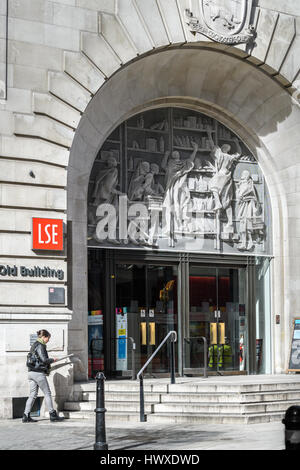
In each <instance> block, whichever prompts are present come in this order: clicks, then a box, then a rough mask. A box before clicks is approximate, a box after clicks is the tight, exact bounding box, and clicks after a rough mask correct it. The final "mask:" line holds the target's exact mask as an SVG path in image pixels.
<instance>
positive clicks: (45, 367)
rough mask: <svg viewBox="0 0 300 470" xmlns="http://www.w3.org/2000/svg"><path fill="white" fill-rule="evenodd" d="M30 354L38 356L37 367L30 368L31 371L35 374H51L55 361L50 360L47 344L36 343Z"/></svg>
mask: <svg viewBox="0 0 300 470" xmlns="http://www.w3.org/2000/svg"><path fill="white" fill-rule="evenodd" d="M30 352H32V353H34V354H35V356H36V361H35V366H34V367H28V370H29V371H33V372H44V373H45V374H49V372H50V364H52V362H54V359H50V358H49V356H48V353H47V348H46V345H45V344H42V343H40V342H39V341H35V343H33V345H32V346H31V349H30Z"/></svg>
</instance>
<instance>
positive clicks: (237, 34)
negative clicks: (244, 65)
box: [186, 0, 254, 44]
mask: <svg viewBox="0 0 300 470" xmlns="http://www.w3.org/2000/svg"><path fill="white" fill-rule="evenodd" d="M200 5H201V8H200V11H201V18H195V17H194V16H193V13H192V12H191V11H190V10H186V17H187V24H188V25H189V26H190V28H191V32H193V33H194V34H196V33H197V32H198V33H201V34H204V35H205V36H207V37H209V38H210V39H212V40H213V41H216V42H220V43H224V44H240V43H247V42H249V41H250V40H251V39H252V38H253V34H254V33H253V29H254V28H253V26H252V25H250V17H251V9H252V0H200Z"/></svg>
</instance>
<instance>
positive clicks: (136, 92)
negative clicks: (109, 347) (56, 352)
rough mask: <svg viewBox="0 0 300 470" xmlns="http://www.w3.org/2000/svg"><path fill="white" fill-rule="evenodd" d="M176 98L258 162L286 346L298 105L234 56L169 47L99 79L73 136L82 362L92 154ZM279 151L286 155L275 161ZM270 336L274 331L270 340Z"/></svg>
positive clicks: (76, 309)
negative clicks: (267, 200)
mask: <svg viewBox="0 0 300 470" xmlns="http://www.w3.org/2000/svg"><path fill="white" fill-rule="evenodd" d="M183 103H184V104H185V106H188V107H192V108H194V109H197V110H199V111H203V112H205V113H207V114H209V115H211V116H212V117H217V119H218V120H219V121H221V122H223V123H224V125H226V126H227V127H229V128H231V129H232V130H233V131H234V132H235V133H236V134H238V135H239V137H240V138H242V139H243V140H244V141H245V143H246V144H247V145H248V146H249V148H250V150H251V151H252V152H253V154H254V155H255V156H256V158H257V160H258V162H259V164H260V165H261V168H262V170H263V173H264V176H265V178H266V181H267V184H268V188H269V192H270V196H271V203H272V211H273V220H274V227H273V233H274V255H275V263H274V276H273V293H274V294H273V304H274V306H275V310H276V313H278V312H279V313H280V314H281V315H282V319H283V322H282V323H283V326H282V329H283V331H285V332H286V336H285V342H286V346H287V343H288V341H289V338H288V335H287V331H288V330H287V327H288V325H289V318H290V313H291V309H292V305H293V299H292V293H291V291H290V287H288V286H287V285H286V284H285V277H286V276H287V275H289V276H290V269H291V265H290V260H291V252H290V247H289V246H288V245H287V244H286V243H285V240H287V239H288V236H289V231H290V225H289V224H288V223H286V222H288V220H289V217H290V213H291V212H290V211H291V210H292V209H293V207H291V206H290V200H289V195H288V192H289V191H288V186H289V182H288V174H289V171H290V170H289V168H290V167H293V165H295V163H296V161H295V157H294V154H295V152H296V148H297V145H299V136H298V134H297V126H299V121H300V113H299V108H298V107H297V106H296V105H295V104H293V102H292V100H291V98H290V96H289V95H288V93H286V91H284V90H283V89H282V87H281V86H279V85H278V84H277V83H275V82H274V81H273V80H270V78H269V77H267V76H266V75H265V74H263V73H261V72H260V71H258V70H257V69H256V68H254V67H252V66H250V65H249V64H247V63H245V62H241V61H240V60H238V59H237V58H235V57H232V56H228V55H226V56H224V55H223V56H222V60H220V55H219V54H218V53H217V52H216V51H214V50H197V49H182V50H169V51H162V52H160V53H156V54H152V55H149V56H146V57H144V58H142V59H140V60H139V61H135V62H133V63H132V64H130V65H128V66H127V67H125V68H122V69H121V70H119V72H118V73H115V74H114V75H113V76H112V77H111V78H110V79H109V80H108V81H107V82H106V83H104V84H103V86H102V87H101V88H100V89H99V91H98V92H97V93H96V94H95V96H94V97H93V99H92V100H91V101H90V103H89V104H88V106H87V108H86V110H85V112H84V114H83V116H82V118H81V120H80V122H79V125H78V128H77V130H76V132H75V136H74V139H73V143H72V147H71V151H70V160H69V167H68V220H69V221H72V237H73V242H72V267H73V279H72V286H73V319H72V321H71V324H70V330H71V332H70V336H72V335H75V336H76V332H77V335H78V337H77V338H76V337H74V343H77V344H79V345H81V346H82V357H83V359H85V360H86V358H84V352H83V351H84V349H85V348H86V344H87V342H86V334H87V332H86V328H87V327H86V325H85V322H84V321H83V318H84V314H85V313H86V305H87V292H86V280H87V256H86V249H85V246H86V208H87V188H88V182H89V175H90V171H91V168H92V165H93V162H94V159H95V157H96V155H97V152H98V151H99V149H100V147H101V146H102V144H103V142H104V141H105V139H106V138H107V137H108V135H109V134H110V133H111V132H112V130H113V129H114V128H115V127H117V126H118V125H119V124H120V123H121V122H123V121H124V120H125V119H127V118H128V117H129V116H131V115H133V114H136V113H138V112H140V111H141V110H143V109H150V108H151V107H157V106H166V105H168V106H170V105H171V106H176V105H177V106H182V105H183ZM282 152H284V156H285V158H282ZM279 286H280V287H279ZM282 286H283V289H282ZM280 291H281V292H284V298H283V297H280ZM72 330H73V332H72ZM79 330H81V331H80V332H79ZM277 334H278V335H280V332H279V331H278V332H277ZM79 336H80V337H79ZM276 338H277V335H275V342H276ZM79 349H80V348H79ZM286 350H287V348H286ZM77 353H78V351H77ZM282 353H283V351H281V350H280V342H279V340H278V344H277V342H276V353H275V368H276V370H277V371H281V370H282V369H283V368H284V360H283V359H282V355H283V354H282Z"/></svg>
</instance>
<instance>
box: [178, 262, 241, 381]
mask: <svg viewBox="0 0 300 470" xmlns="http://www.w3.org/2000/svg"><path fill="white" fill-rule="evenodd" d="M245 275H246V274H245V268H230V267H228V268H225V267H224V268H223V267H222V268H215V267H202V266H201V267H200V266H193V265H192V266H190V277H189V296H190V312H189V338H185V344H184V353H185V354H184V369H185V372H186V373H187V372H188V371H190V372H192V371H195V370H197V369H199V368H202V367H203V365H204V344H203V340H202V339H200V337H205V338H206V340H207V348H208V357H207V364H208V371H211V372H214V373H225V372H228V373H237V372H239V373H243V371H245V370H246V368H247V364H246V357H247V316H246V309H245V304H246V293H245V285H246V284H245Z"/></svg>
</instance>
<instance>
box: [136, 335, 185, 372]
mask: <svg viewBox="0 0 300 470" xmlns="http://www.w3.org/2000/svg"><path fill="white" fill-rule="evenodd" d="M171 335H174V336H175V340H172V342H173V343H176V341H177V333H176V331H169V333H168V334H167V336H166V337H165V339H164V340H163V341H162V342H161V343H160V345H159V346H158V348H157V349H156V350H155V351H154V353H153V354H152V356H150V357H149V359H148V361H147V362H146V363H145V364H144V365H143V367H142V368H141V370H140V371H139V372H138V373H137V376H136V378H137V379H139V378H140V375H141V374H142V373H143V372H144V370H145V369H146V367H148V365H149V364H150V362H151V361H152V359H153V358H154V356H156V354H157V353H158V351H159V350H160V349H161V348H162V346H163V345H164V344H165V342H166V341H167V340H168V338H169V336H171Z"/></svg>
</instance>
